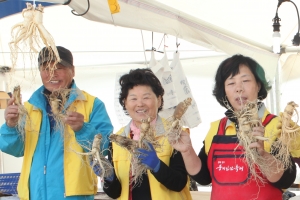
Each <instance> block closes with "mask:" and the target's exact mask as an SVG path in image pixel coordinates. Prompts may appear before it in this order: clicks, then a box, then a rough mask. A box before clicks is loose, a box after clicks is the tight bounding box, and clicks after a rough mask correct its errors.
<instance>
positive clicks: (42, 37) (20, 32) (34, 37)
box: [9, 3, 60, 77]
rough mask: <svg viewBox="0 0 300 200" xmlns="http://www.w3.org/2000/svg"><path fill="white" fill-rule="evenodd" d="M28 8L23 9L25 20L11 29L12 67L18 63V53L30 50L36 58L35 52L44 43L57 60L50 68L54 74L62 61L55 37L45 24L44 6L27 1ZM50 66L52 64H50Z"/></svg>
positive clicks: (32, 56) (31, 55)
mask: <svg viewBox="0 0 300 200" xmlns="http://www.w3.org/2000/svg"><path fill="white" fill-rule="evenodd" d="M26 6H27V8H25V9H23V11H22V16H23V18H24V21H23V22H20V23H17V24H16V25H14V26H13V27H12V29H11V35H12V40H11V42H10V43H9V46H10V50H11V60H12V67H13V68H14V67H15V66H16V63H17V59H18V53H19V51H21V52H29V57H30V58H31V59H33V58H34V54H35V53H38V50H37V49H41V44H42V43H43V44H44V45H45V46H46V47H47V48H49V50H50V51H49V52H50V53H49V55H47V56H48V57H50V59H49V60H55V63H54V65H53V66H52V67H49V68H50V70H49V71H50V76H51V77H52V76H53V73H54V69H55V67H56V64H57V63H58V62H59V61H60V57H59V54H58V51H57V48H56V46H55V43H54V39H53V38H52V36H51V34H50V33H49V32H48V31H47V30H46V29H45V27H44V26H43V11H44V7H43V6H42V5H41V4H39V5H38V7H37V8H34V6H33V5H32V4H31V3H26ZM49 66H50V65H49Z"/></svg>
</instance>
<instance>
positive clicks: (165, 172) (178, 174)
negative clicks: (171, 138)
mask: <svg viewBox="0 0 300 200" xmlns="http://www.w3.org/2000/svg"><path fill="white" fill-rule="evenodd" d="M151 173H152V174H153V175H154V177H155V178H156V179H157V180H158V181H159V182H160V183H161V184H163V185H164V186H165V187H166V188H168V189H170V190H173V191H176V192H180V191H181V190H183V188H184V187H185V186H186V184H187V180H188V178H187V177H188V174H187V171H186V169H185V165H184V162H183V158H182V155H181V153H180V152H178V151H175V150H174V151H173V153H172V155H171V157H170V165H169V166H167V165H166V164H165V163H164V162H162V161H160V168H159V170H158V171H157V172H156V173H155V172H153V171H151Z"/></svg>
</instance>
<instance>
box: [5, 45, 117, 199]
mask: <svg viewBox="0 0 300 200" xmlns="http://www.w3.org/2000/svg"><path fill="white" fill-rule="evenodd" d="M57 50H58V53H59V57H60V59H56V57H55V56H54V57H53V56H51V55H53V51H52V50H51V48H46V47H45V48H44V49H42V51H41V52H40V53H39V57H38V62H39V70H40V76H41V79H42V82H43V86H41V87H40V88H39V89H37V90H36V91H35V92H34V93H33V95H32V96H31V97H30V99H29V100H28V102H25V104H24V106H23V105H21V104H17V103H16V99H15V98H14V97H12V98H11V99H10V100H9V102H8V107H7V108H6V110H5V121H6V123H5V124H3V125H2V127H1V129H0V133H1V134H0V149H1V151H3V152H5V153H8V154H10V155H13V156H16V157H21V156H24V158H23V166H22V171H21V175H20V180H19V184H18V196H19V198H20V199H26V200H27V199H30V200H46V199H47V200H49V199H55V200H59V199H64V200H65V199H70V200H73V199H74V200H75V199H76V200H77V199H78V200H80V199H90V200H93V199H94V194H95V193H96V192H97V177H96V175H95V174H94V173H93V170H92V169H91V167H90V165H89V163H90V161H89V158H88V156H84V155H81V154H80V153H84V152H88V151H89V150H90V148H91V146H92V142H93V139H94V136H95V135H96V134H99V133H101V134H102V138H103V139H102V144H101V150H104V149H106V148H107V147H108V140H107V138H108V136H109V134H111V133H112V132H113V126H112V124H111V121H110V118H109V116H108V114H107V111H106V108H105V105H104V103H103V102H102V101H101V100H99V99H98V98H96V97H94V96H92V95H90V94H88V93H87V92H85V91H82V90H80V89H79V88H78V87H77V86H76V84H75V81H74V79H73V78H74V76H75V68H74V65H73V56H72V53H71V52H70V51H69V50H68V49H66V48H64V47H61V46H57ZM57 91H67V92H64V93H58V92H57ZM54 94H56V96H57V97H58V100H57V102H59V103H60V104H59V107H57V108H58V109H59V110H60V111H59V113H58V114H57V111H56V110H54V107H53V105H54V104H52V103H51V101H50V99H51V97H52V98H53V96H55V95H54ZM57 94H60V95H57ZM21 107H23V108H25V110H26V116H25V117H26V123H24V124H25V125H22V123H21V122H22V119H21V120H20V118H21V113H20V108H21ZM58 119H59V120H58ZM20 123H21V124H20ZM20 127H21V129H20Z"/></svg>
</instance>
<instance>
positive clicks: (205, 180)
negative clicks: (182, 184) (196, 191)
mask: <svg viewBox="0 0 300 200" xmlns="http://www.w3.org/2000/svg"><path fill="white" fill-rule="evenodd" d="M198 157H199V158H200V160H201V163H202V165H201V169H200V171H199V172H198V174H196V175H193V176H191V177H192V178H193V179H194V180H195V181H196V182H197V183H199V184H200V185H208V184H210V183H211V176H210V172H209V169H208V167H207V158H208V157H207V155H206V153H205V145H204V144H203V147H202V148H201V150H200V152H199V154H198Z"/></svg>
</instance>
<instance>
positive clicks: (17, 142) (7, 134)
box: [0, 123, 25, 157]
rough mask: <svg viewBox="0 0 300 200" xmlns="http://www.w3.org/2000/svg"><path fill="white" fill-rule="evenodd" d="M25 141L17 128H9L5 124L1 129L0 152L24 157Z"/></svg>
mask: <svg viewBox="0 0 300 200" xmlns="http://www.w3.org/2000/svg"><path fill="white" fill-rule="evenodd" d="M24 139H25V138H23V137H22V136H21V135H20V134H19V133H18V131H17V129H16V127H13V128H11V127H9V126H7V125H6V123H4V124H3V125H2V126H1V129H0V150H1V151H2V152H4V153H7V154H10V155H12V156H15V157H21V156H23V155H24Z"/></svg>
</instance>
